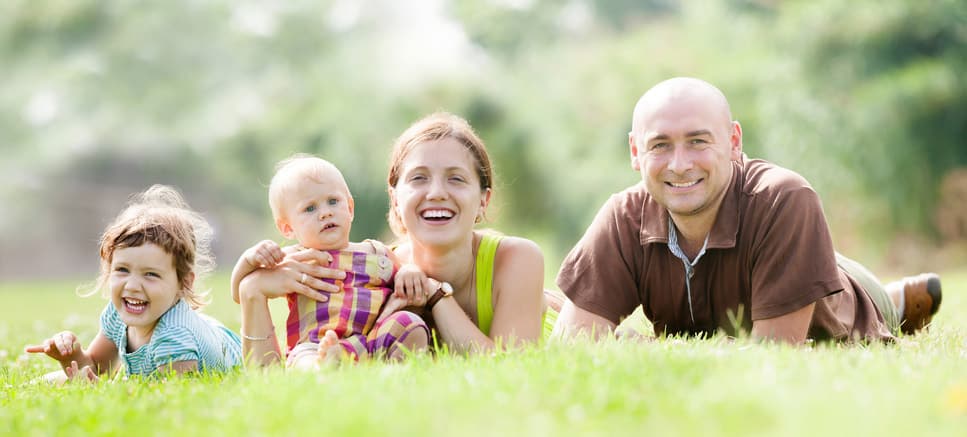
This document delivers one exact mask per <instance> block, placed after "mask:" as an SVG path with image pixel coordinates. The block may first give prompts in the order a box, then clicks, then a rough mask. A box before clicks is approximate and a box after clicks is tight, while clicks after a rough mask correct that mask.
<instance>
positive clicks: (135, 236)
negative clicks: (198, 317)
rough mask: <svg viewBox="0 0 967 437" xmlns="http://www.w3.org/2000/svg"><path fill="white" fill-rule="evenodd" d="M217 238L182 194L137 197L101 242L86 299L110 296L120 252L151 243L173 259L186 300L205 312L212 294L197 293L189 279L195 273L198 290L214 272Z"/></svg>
mask: <svg viewBox="0 0 967 437" xmlns="http://www.w3.org/2000/svg"><path fill="white" fill-rule="evenodd" d="M213 235H214V232H213V231H212V227H211V225H209V224H208V222H207V221H206V220H205V219H204V218H203V217H202V216H201V214H199V213H197V212H195V211H192V210H191V208H190V207H189V206H188V203H187V202H185V199H184V198H183V197H182V196H181V194H180V193H178V191H177V190H175V189H174V188H172V187H169V186H166V185H154V186H152V187H151V188H148V190H147V191H144V192H143V193H140V194H137V195H135V196H132V198H131V200H130V201H129V202H128V206H127V207H126V208H125V209H124V210H123V211H121V213H120V214H118V216H117V217H116V218H115V219H114V221H113V222H112V223H111V224H110V225H108V227H107V229H105V230H104V234H103V235H101V241H100V255H101V267H100V275H99V276H98V278H97V282H96V283H95V286H94V287H93V289H91V290H90V291H89V292H87V293H86V295H90V294H93V293H96V292H97V291H98V290H104V291H105V292H107V289H106V287H105V285H106V284H107V281H108V277H109V276H110V274H111V260H112V259H113V257H114V251H115V250H117V249H123V248H128V247H139V246H141V245H143V244H146V243H151V244H155V245H157V246H159V247H161V248H162V249H164V251H165V252H167V253H168V254H170V255H171V258H172V261H173V263H174V268H175V272H176V273H177V277H178V284H179V285H181V288H182V296H181V297H182V298H183V299H185V301H187V302H188V304H189V305H190V306H191V307H192V309H198V308H201V307H203V306H205V305H207V304H208V302H209V301H210V298H209V296H208V291H198V290H196V289H193V287H192V283H191V282H190V281H191V279H190V274H191V273H194V275H195V282H194V283H195V284H197V283H198V282H199V278H200V277H202V276H205V275H207V274H209V273H211V272H212V270H214V268H215V257H214V256H213V255H212V252H211V241H212V237H213Z"/></svg>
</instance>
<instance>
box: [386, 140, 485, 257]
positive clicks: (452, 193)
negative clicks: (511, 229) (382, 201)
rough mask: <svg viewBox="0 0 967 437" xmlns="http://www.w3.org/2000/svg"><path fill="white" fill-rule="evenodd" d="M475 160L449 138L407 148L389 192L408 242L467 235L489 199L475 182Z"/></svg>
mask: <svg viewBox="0 0 967 437" xmlns="http://www.w3.org/2000/svg"><path fill="white" fill-rule="evenodd" d="M477 166H478V165H477V162H476V160H474V158H473V155H472V154H471V153H470V151H468V150H467V148H466V147H464V146H463V145H462V144H460V143H459V142H457V141H456V140H454V139H452V138H443V139H440V140H437V141H430V142H426V143H421V144H418V145H417V146H415V147H414V148H413V149H412V150H410V153H409V154H408V155H407V156H406V158H405V159H404V160H403V163H402V165H401V166H400V172H399V173H400V178H399V181H397V183H396V186H395V187H393V189H392V190H391V191H390V196H391V199H392V202H393V208H396V211H397V213H398V214H399V216H400V218H401V220H402V222H403V226H404V227H406V230H407V233H408V234H409V237H410V239H411V240H413V242H415V243H417V244H420V245H453V244H459V243H461V242H463V241H464V240H465V239H466V238H467V237H468V236H469V235H470V233H471V231H472V230H473V225H474V223H475V222H476V219H477V217H478V215H482V214H483V212H484V209H485V208H486V207H487V203H488V202H489V201H490V190H489V189H487V190H481V188H480V178H478V177H477V171H476V168H477Z"/></svg>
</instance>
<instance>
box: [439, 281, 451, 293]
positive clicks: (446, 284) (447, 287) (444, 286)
mask: <svg viewBox="0 0 967 437" xmlns="http://www.w3.org/2000/svg"><path fill="white" fill-rule="evenodd" d="M440 289H441V290H443V294H444V295H446V296H449V295H451V294H453V286H451V285H450V283H449V282H441V283H440Z"/></svg>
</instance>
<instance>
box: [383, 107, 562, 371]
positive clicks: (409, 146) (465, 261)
mask: <svg viewBox="0 0 967 437" xmlns="http://www.w3.org/2000/svg"><path fill="white" fill-rule="evenodd" d="M387 183H388V184H389V196H390V212H389V221H390V226H391V227H392V229H393V232H394V233H396V235H397V236H398V237H399V238H400V239H401V241H402V242H401V244H400V245H399V246H398V247H397V249H396V253H397V255H398V256H399V257H400V259H401V260H402V261H403V262H410V263H412V264H413V265H415V266H416V267H418V268H419V269H420V270H422V271H423V272H424V273H426V276H428V277H430V278H434V279H436V280H438V281H441V282H445V283H447V284H449V285H450V286H451V287H452V295H447V293H444V292H443V291H440V290H428V292H427V293H426V295H427V296H430V301H429V304H427V303H426V302H411V303H412V304H415V305H417V306H423V307H424V311H425V312H424V314H425V315H428V316H431V317H430V318H431V319H432V322H433V324H434V325H435V327H436V330H437V332H438V334H439V336H440V339H441V340H442V341H443V342H444V343H445V344H447V345H448V346H449V347H450V349H451V350H455V351H460V352H465V351H487V350H490V349H493V348H494V346H495V345H504V346H513V345H519V344H525V343H534V342H537V341H538V340H539V339H540V337H541V335H542V329H543V328H542V324H541V315H542V311H543V306H544V300H543V288H544V257H543V254H542V253H541V250H540V248H539V247H538V246H537V244H535V243H534V242H532V241H530V240H526V239H523V238H517V237H500V236H498V235H495V234H494V233H492V232H485V231H477V230H474V225H475V224H476V223H479V222H481V221H482V220H483V218H484V217H485V212H486V209H487V205H488V204H489V203H490V198H491V195H492V194H493V169H492V167H491V164H490V157H489V156H488V154H487V148H486V146H484V144H483V141H481V140H480V138H479V137H477V135H476V133H474V131H473V128H471V127H470V125H469V124H468V123H467V121H466V120H464V119H462V118H460V117H458V116H455V115H452V114H448V113H436V114H432V115H429V116H427V117H426V118H424V119H422V120H420V121H417V122H416V123H415V124H413V125H412V126H410V127H409V129H407V130H406V131H405V132H403V134H402V135H400V137H399V138H398V139H397V140H396V144H395V145H394V146H393V152H392V157H391V160H390V169H389V177H388V178H387ZM423 286H424V287H426V288H425V289H428V288H429V286H428V283H425V284H423ZM434 295H436V299H434V298H433V296H434ZM428 307H429V308H428Z"/></svg>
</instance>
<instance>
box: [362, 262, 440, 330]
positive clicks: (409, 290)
mask: <svg viewBox="0 0 967 437" xmlns="http://www.w3.org/2000/svg"><path fill="white" fill-rule="evenodd" d="M438 288H440V282H439V281H437V280H436V279H433V278H430V277H427V276H426V273H423V271H422V270H420V269H419V268H418V267H416V266H415V265H413V264H405V265H403V266H402V267H400V269H399V270H398V271H397V272H396V276H395V277H394V279H393V289H394V290H393V293H391V294H390V297H389V299H388V300H387V301H386V304H384V305H383V310H382V311H381V312H380V314H379V318H378V319H377V320H383V319H384V318H385V317H386V316H389V315H390V314H392V313H394V312H396V311H399V310H401V309H403V308H406V307H414V308H422V307H423V306H424V305H426V300H427V299H429V297H430V294H431V293H433V292H436V290H437V289H438Z"/></svg>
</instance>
